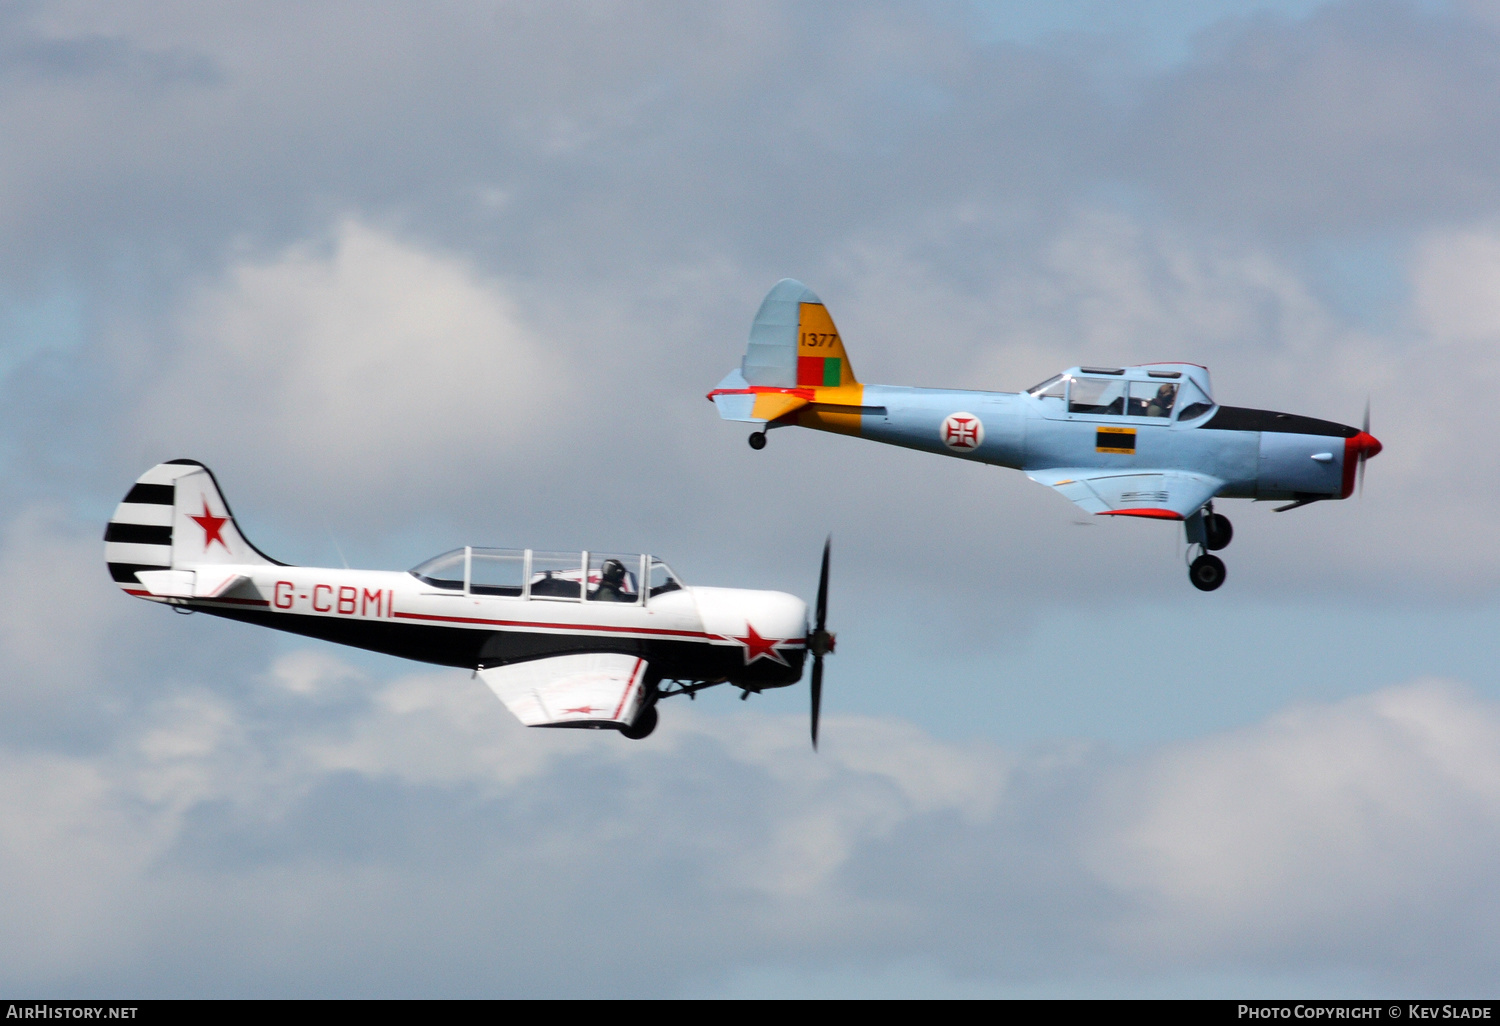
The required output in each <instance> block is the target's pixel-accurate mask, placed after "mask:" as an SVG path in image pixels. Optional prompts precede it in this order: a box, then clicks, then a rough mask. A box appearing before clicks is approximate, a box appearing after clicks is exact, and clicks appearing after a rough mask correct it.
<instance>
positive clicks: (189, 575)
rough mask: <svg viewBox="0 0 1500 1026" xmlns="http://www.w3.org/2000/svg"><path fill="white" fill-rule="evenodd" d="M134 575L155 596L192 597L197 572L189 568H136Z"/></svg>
mask: <svg viewBox="0 0 1500 1026" xmlns="http://www.w3.org/2000/svg"><path fill="white" fill-rule="evenodd" d="M135 576H136V580H138V581H140V582H141V584H142V585H143V586H144V587H145V589H146V590H147V591H149V592H150V593H151V594H153V595H155V596H156V597H157V598H192V597H193V583H194V580H195V578H196V577H197V574H195V573H193V572H192V571H191V570H137V571H136V572H135Z"/></svg>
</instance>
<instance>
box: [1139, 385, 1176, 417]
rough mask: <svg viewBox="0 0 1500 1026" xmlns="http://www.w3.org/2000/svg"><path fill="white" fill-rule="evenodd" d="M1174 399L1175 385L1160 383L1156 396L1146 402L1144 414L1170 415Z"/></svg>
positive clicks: (1153, 415) (1152, 415)
mask: <svg viewBox="0 0 1500 1026" xmlns="http://www.w3.org/2000/svg"><path fill="white" fill-rule="evenodd" d="M1176 401H1177V386H1176V385H1162V386H1161V387H1160V388H1158V389H1157V390H1156V396H1155V397H1154V398H1153V399H1152V400H1151V401H1150V402H1149V403H1147V404H1146V416H1148V417H1170V416H1171V415H1172V404H1173V403H1174V402H1176Z"/></svg>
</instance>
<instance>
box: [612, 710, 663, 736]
mask: <svg viewBox="0 0 1500 1026" xmlns="http://www.w3.org/2000/svg"><path fill="white" fill-rule="evenodd" d="M655 729H656V706H654V705H648V706H646V708H644V709H642V710H641V712H640V715H638V716H637V717H636V718H635V722H634V723H632V724H631V725H630V726H628V727H621V728H620V733H621V734H624V735H625V736H626V737H628V738H630V740H632V741H639V740H641V739H642V738H645V737H650V736H651V732H652V731H653V730H655Z"/></svg>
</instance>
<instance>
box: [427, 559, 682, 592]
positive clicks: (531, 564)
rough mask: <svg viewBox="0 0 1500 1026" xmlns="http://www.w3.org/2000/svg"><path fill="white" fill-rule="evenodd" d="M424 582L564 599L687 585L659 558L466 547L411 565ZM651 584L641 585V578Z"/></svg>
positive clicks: (451, 588)
mask: <svg viewBox="0 0 1500 1026" xmlns="http://www.w3.org/2000/svg"><path fill="white" fill-rule="evenodd" d="M411 574H412V576H414V577H416V578H417V579H418V580H419V581H421V582H422V583H424V584H427V585H431V586H432V587H435V588H441V589H443V590H445V591H452V592H457V593H461V594H464V595H501V596H506V597H510V598H524V599H550V600H554V601H561V602H580V601H589V602H625V603H631V604H636V605H639V604H640V603H642V602H644V601H645V600H646V599H647V598H648V597H652V596H656V595H662V594H665V593H666V592H669V591H676V590H677V589H679V588H681V587H682V583H681V582H680V581H679V580H678V579H677V575H676V574H675V573H673V572H672V568H671V567H669V566H667V564H666V563H663V562H662V561H661V560H659V559H657V558H656V557H654V556H650V555H645V554H641V553H615V552H590V551H587V550H585V551H582V552H543V551H540V550H535V549H484V548H475V547H473V546H466V547H464V548H461V549H453V550H452V551H451V552H444V553H443V554H442V555H439V556H433V557H432V558H431V559H429V560H427V561H426V562H424V563H420V564H418V565H417V566H415V567H413V568H412V569H411ZM642 581H645V582H646V587H645V588H644V589H643V588H642V587H641V582H642Z"/></svg>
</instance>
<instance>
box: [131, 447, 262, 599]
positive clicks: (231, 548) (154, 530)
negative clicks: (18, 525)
mask: <svg viewBox="0 0 1500 1026" xmlns="http://www.w3.org/2000/svg"><path fill="white" fill-rule="evenodd" d="M104 558H105V561H106V562H108V564H109V573H110V576H111V577H113V578H114V579H115V581H116V582H118V583H119V584H120V586H121V587H123V588H125V589H126V590H127V591H132V590H134V589H135V588H136V587H137V586H138V584H139V583H141V582H142V581H143V579H142V578H140V577H139V576H138V575H139V574H141V573H147V574H153V575H155V577H154V581H155V583H157V584H159V585H162V586H165V584H164V582H166V581H167V580H168V578H165V577H162V576H161V574H160V572H161V571H164V570H169V571H191V570H193V569H194V568H196V567H200V566H202V567H215V566H230V565H237V566H285V565H286V564H284V563H282V562H280V561H279V560H275V559H272V558H271V557H270V556H267V555H266V554H265V553H263V552H261V551H260V550H259V549H257V548H256V547H255V546H254V545H252V544H250V542H249V541H248V540H247V539H246V538H245V536H244V535H243V534H241V533H240V530H239V528H238V526H236V524H235V521H234V514H232V513H230V512H229V504H228V503H227V502H225V501H224V496H223V495H222V494H221V493H220V492H219V484H218V482H217V481H215V480H214V475H213V472H212V471H211V470H209V469H208V468H207V467H205V466H204V465H203V464H201V463H198V462H197V461H195V460H172V461H171V462H169V463H158V464H157V465H156V466H154V467H152V468H151V469H150V470H148V471H146V472H145V473H144V474H142V475H141V476H140V477H139V478H138V479H137V480H136V482H135V486H134V487H132V488H131V489H130V491H129V492H128V493H127V494H126V496H125V499H124V501H122V502H121V503H120V504H119V505H118V506H116V507H115V513H114V516H112V517H110V520H109V526H108V527H106V528H105V529H104ZM190 576H192V575H191V574H188V575H184V581H183V582H178V585H179V588H178V590H180V589H181V587H186V588H188V589H189V593H188V595H186V596H183V597H191V596H192V595H193V594H194V592H193V591H192V584H191V582H187V581H186V577H190ZM208 576H213V575H208ZM217 576H219V577H223V576H224V575H217ZM220 583H221V584H222V583H223V582H220ZM147 590H149V591H151V592H153V593H161V594H167V593H168V592H159V591H158V588H157V587H148V589H147ZM198 590H199V591H201V590H202V589H201V588H200V589H198ZM170 593H172V594H176V592H170ZM198 597H202V596H201V595H199V596H198Z"/></svg>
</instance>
